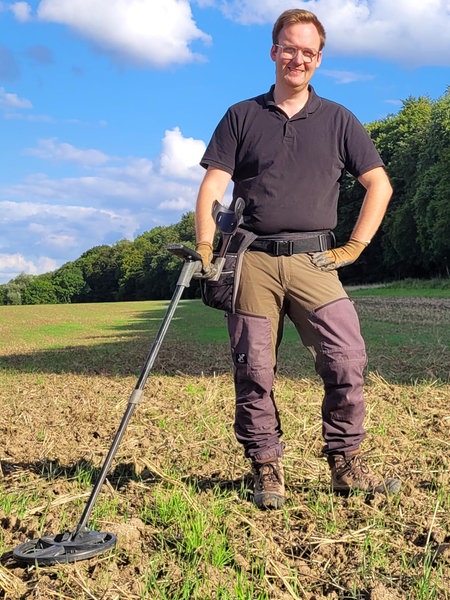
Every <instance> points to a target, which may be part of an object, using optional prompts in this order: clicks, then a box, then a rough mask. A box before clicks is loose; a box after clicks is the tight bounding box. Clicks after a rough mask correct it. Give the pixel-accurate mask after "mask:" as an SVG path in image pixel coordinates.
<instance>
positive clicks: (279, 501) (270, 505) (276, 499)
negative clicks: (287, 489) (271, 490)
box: [253, 493, 285, 510]
mask: <svg viewBox="0 0 450 600" xmlns="http://www.w3.org/2000/svg"><path fill="white" fill-rule="evenodd" d="M284 501H285V497H284V496H280V495H279V494H267V493H265V494H259V495H257V496H254V498H253V502H254V504H256V506H257V507H258V508H260V509H262V510H264V509H275V510H276V509H279V508H281V507H282V506H283V504H284Z"/></svg>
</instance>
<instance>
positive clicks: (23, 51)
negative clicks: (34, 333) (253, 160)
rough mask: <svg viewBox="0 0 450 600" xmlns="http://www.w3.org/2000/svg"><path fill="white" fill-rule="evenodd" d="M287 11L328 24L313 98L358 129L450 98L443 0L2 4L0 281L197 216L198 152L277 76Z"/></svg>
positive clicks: (448, 7) (448, 21)
mask: <svg viewBox="0 0 450 600" xmlns="http://www.w3.org/2000/svg"><path fill="white" fill-rule="evenodd" d="M293 7H300V8H308V9H309V10H312V11H314V12H315V13H316V14H317V15H318V16H319V18H320V19H321V20H322V22H323V24H324V26H325V28H326V30H327V45H326V47H325V51H324V58H323V61H322V65H321V67H320V68H319V69H318V71H317V72H316V75H315V76H314V79H313V85H314V87H315V89H316V91H317V93H318V94H319V95H321V96H324V97H327V98H330V99H332V100H334V101H336V102H339V103H341V104H344V105H345V106H347V108H349V109H350V110H352V111H353V112H354V113H355V114H356V116H357V117H358V118H359V119H360V120H361V121H362V122H363V123H369V122H372V121H374V120H377V119H382V118H384V117H386V116H387V115H389V114H393V113H396V112H398V110H399V109H400V108H401V106H402V100H406V99H407V98H409V97H411V96H413V97H418V96H422V95H424V96H428V97H430V98H432V99H437V98H439V97H440V96H442V95H443V94H444V93H445V91H446V88H447V86H448V85H449V83H450V82H449V73H450V70H449V67H450V44H449V43H448V33H449V31H450V4H449V2H448V0H422V1H418V0H396V1H395V2H392V0H366V1H361V0H341V1H337V0H309V2H295V1H292V0H291V1H289V2H286V1H284V0H228V1H227V0H191V1H188V0H41V1H29V2H8V1H3V0H0V128H1V129H0V131H1V137H0V139H1V143H0V283H5V282H7V281H9V280H10V279H12V278H13V277H15V276H16V275H18V274H19V273H22V272H23V273H30V274H39V273H44V272H48V271H52V270H54V269H56V268H57V267H59V266H60V265H62V264H64V263H65V262H68V261H71V260H75V259H76V258H78V257H79V256H80V255H81V254H82V253H83V252H85V251H86V250H88V249H89V248H92V247H93V246H97V245H100V244H113V243H115V242H117V241H119V240H121V239H124V238H127V239H134V238H135V237H136V236H137V235H139V234H141V233H142V232H143V231H148V230H150V229H153V228H154V227H156V226H158V225H169V224H171V223H177V222H178V221H179V220H180V218H181V215H182V214H183V213H185V212H187V211H189V210H193V208H194V206H195V199H196V194H197V189H198V185H199V182H200V180H201V177H202V169H201V168H200V167H199V166H198V161H199V160H200V157H201V156H202V153H203V150H204V148H205V145H206V144H207V142H208V140H209V138H210V136H211V134H212V131H213V129H214V127H215V126H216V124H217V122H218V120H219V119H220V118H221V116H222V115H223V113H224V112H225V110H226V108H227V107H228V106H229V105H230V104H232V103H234V102H237V101H238V100H241V99H245V98H248V97H251V96H254V95H257V94H259V93H262V92H265V91H266V90H267V89H268V88H269V87H270V85H271V84H272V83H273V75H274V69H273V63H272V62H271V60H270V57H269V50H270V45H271V30H272V25H273V22H274V20H275V19H276V17H277V16H278V15H279V14H280V13H281V12H282V11H283V10H285V9H286V8H293Z"/></svg>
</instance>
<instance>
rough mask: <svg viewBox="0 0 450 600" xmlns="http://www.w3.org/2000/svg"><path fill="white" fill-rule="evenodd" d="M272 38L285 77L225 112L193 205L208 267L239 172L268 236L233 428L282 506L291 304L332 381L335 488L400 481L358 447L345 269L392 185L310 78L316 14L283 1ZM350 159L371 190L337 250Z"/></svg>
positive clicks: (245, 271)
mask: <svg viewBox="0 0 450 600" xmlns="http://www.w3.org/2000/svg"><path fill="white" fill-rule="evenodd" d="M272 41H273V44H272V48H271V50H270V57H271V59H272V60H273V62H274V63H275V85H274V86H272V87H271V89H270V91H269V92H268V93H266V94H263V95H261V96H258V97H256V98H252V99H250V100H246V101H243V102H239V103H237V104H235V105H234V106H232V107H230V108H229V109H228V111H227V112H226V114H225V115H224V117H223V118H222V120H221V121H220V123H219V124H218V126H217V128H216V130H215V132H214V134H213V136H212V139H211V141H210V143H209V145H208V147H207V149H206V152H205V154H204V156H203V159H202V161H201V164H202V166H204V167H205V168H207V171H206V174H205V176H204V179H203V181H202V184H201V186H200V189H199V194H198V200H197V207H196V234H197V246H196V249H197V251H198V252H199V254H200V255H201V257H202V263H203V269H204V271H205V273H207V271H208V267H209V265H210V262H211V260H212V242H213V237H214V233H215V223H214V221H213V219H212V215H211V212H212V204H213V202H214V200H215V199H218V200H219V201H222V199H223V196H224V193H225V191H226V188H227V186H228V184H229V182H230V180H231V179H232V180H233V182H234V189H233V200H234V201H235V200H236V199H237V198H238V197H242V198H243V199H244V200H245V209H244V222H243V226H242V227H243V229H245V230H248V231H250V232H253V233H254V234H255V236H257V237H256V239H254V241H253V242H252V243H251V244H250V246H249V248H248V249H247V250H246V252H245V253H244V255H243V259H242V271H241V274H240V279H239V285H238V290H237V296H236V303H235V311H234V312H233V313H231V314H228V319H227V322H228V330H229V335H230V341H231V351H232V356H233V362H234V382H235V391H236V416H235V434H236V437H237V440H238V441H239V442H240V443H241V444H242V445H243V447H244V450H245V456H246V457H247V458H249V459H250V460H251V462H252V471H253V475H254V501H255V503H256V505H257V506H258V507H260V508H263V509H264V508H280V507H281V506H282V505H283V503H284V499H285V491H284V476H283V466H282V460H281V459H282V456H283V450H284V444H283V442H282V441H281V436H282V430H281V424H280V418H279V415H278V411H277V407H276V404H275V400H274V395H273V390H272V386H273V380H274V374H275V371H276V360H277V350H278V346H279V343H280V341H281V336H282V330H283V320H284V317H285V315H287V316H288V317H289V318H290V319H291V320H292V322H293V323H294V325H295V327H296V329H297V331H298V332H299V334H300V336H301V339H302V342H303V344H304V345H305V346H306V347H308V348H309V349H310V350H311V352H312V353H313V356H314V358H315V367H316V371H317V373H318V374H319V375H320V376H321V378H322V380H323V383H324V399H323V405H322V433H323V438H324V441H325V446H324V453H325V455H326V456H327V459H328V463H329V466H330V469H331V481H332V486H333V489H334V490H335V491H338V492H348V491H350V490H363V491H365V492H369V493H373V492H385V493H395V492H397V491H398V490H399V488H400V482H399V481H398V480H397V479H387V480H385V481H384V480H383V479H381V478H379V477H376V476H375V475H374V474H372V473H371V472H370V471H369V469H368V468H367V466H366V465H365V463H364V461H363V457H362V454H361V451H360V446H361V442H362V441H363V439H364V437H365V430H364V427H363V421H364V417H365V403H364V398H363V371H364V367H365V365H366V352H365V345H364V341H363V339H362V337H361V333H360V328H359V320H358V317H357V314H356V312H355V309H354V306H353V303H352V302H351V301H350V300H349V298H348V296H347V294H346V292H345V291H344V289H343V287H342V285H341V283H340V281H339V278H338V275H337V269H339V268H341V267H343V266H345V265H348V264H351V263H353V262H354V261H355V260H356V259H357V258H358V257H359V255H360V254H361V252H362V251H363V250H364V249H365V247H366V246H367V245H368V244H369V243H370V240H371V239H372V237H373V236H374V235H375V233H376V231H377V229H378V227H379V225H380V223H381V221H382V219H383V216H384V214H385V211H386V208H387V206H388V203H389V200H390V198H391V194H392V188H391V185H390V183H389V180H388V177H387V175H386V172H385V170H384V166H383V162H382V161H381V159H380V156H379V155H378V153H377V151H376V149H375V147H374V145H373V143H372V141H371V140H370V138H369V136H368V134H367V133H366V131H365V130H364V128H363V126H362V125H361V124H360V123H359V121H358V120H357V119H356V118H355V117H354V115H353V114H351V113H350V112H349V111H348V110H346V109H345V108H344V107H342V106H340V105H338V104H336V103H333V102H330V101H328V100H325V99H323V98H320V97H318V96H317V95H316V93H315V91H314V89H313V88H312V87H311V85H310V81H311V78H312V76H313V75H314V72H315V70H316V69H317V68H318V67H319V66H320V63H321V61H322V50H323V47H324V44H325V31H324V28H323V26H322V24H321V23H320V21H319V20H318V19H317V17H316V16H315V15H314V14H313V13H311V12H309V11H306V10H300V9H293V10H287V11H285V12H283V13H282V14H281V15H280V17H279V18H278V19H277V21H276V23H275V25H274V28H273V33H272ZM344 170H347V171H348V172H350V173H351V174H352V175H353V176H354V177H356V178H357V179H358V181H359V182H360V183H361V184H362V185H363V186H364V188H365V190H366V192H365V197H364V202H363V204H362V206H361V210H360V214H359V218H358V220H357V222H356V224H355V226H354V229H353V232H352V235H351V237H350V240H349V241H348V242H347V243H346V244H345V245H343V246H341V247H338V248H334V249H333V245H334V243H333V240H334V237H333V235H332V233H331V230H332V229H333V228H334V227H335V226H336V221H337V202H338V196H339V182H340V178H341V176H342V173H343V171H344Z"/></svg>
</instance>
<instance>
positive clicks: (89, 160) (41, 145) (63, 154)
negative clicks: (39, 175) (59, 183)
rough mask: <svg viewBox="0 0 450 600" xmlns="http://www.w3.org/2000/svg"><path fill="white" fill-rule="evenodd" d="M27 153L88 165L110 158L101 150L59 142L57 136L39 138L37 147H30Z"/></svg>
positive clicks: (105, 161) (102, 162)
mask: <svg viewBox="0 0 450 600" xmlns="http://www.w3.org/2000/svg"><path fill="white" fill-rule="evenodd" d="M25 153H26V154H28V155H30V156H37V157H38V158H44V159H54V160H61V161H66V162H71V163H75V164H80V165H86V166H94V165H103V164H106V163H107V162H108V161H109V160H110V159H109V157H108V156H107V155H106V154H104V153H103V152H100V151H99V150H94V149H90V150H89V149H88V150H84V149H80V148H76V147H75V146H72V144H68V143H66V142H58V140H57V139H56V138H48V139H43V140H39V142H38V146H37V148H28V149H27V150H26V151H25Z"/></svg>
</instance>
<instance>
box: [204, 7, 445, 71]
mask: <svg viewBox="0 0 450 600" xmlns="http://www.w3.org/2000/svg"><path fill="white" fill-rule="evenodd" d="M215 6H216V7H217V8H218V9H220V10H222V12H223V13H224V15H225V16H226V17H228V18H229V19H232V20H234V21H237V22H239V23H241V24H243V25H250V24H253V23H257V24H270V25H272V24H273V22H274V20H275V19H276V18H277V17H278V15H279V14H280V13H281V12H282V11H283V10H286V9H288V8H293V7H296V8H304V9H307V10H311V11H313V12H315V13H316V14H317V16H318V17H319V18H320V20H321V21H322V23H323V24H324V26H325V29H326V31H327V45H326V50H327V51H328V52H330V53H334V54H345V55H369V56H375V57H378V58H383V59H386V60H391V61H392V60H393V61H397V62H401V63H404V64H408V65H412V66H424V65H450V44H449V43H448V35H447V33H446V32H448V31H450V6H449V3H448V0H427V1H426V2H424V1H423V0H396V1H395V2H392V0H342V2H336V0H309V1H305V2H301V1H292V0H216V2H215Z"/></svg>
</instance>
